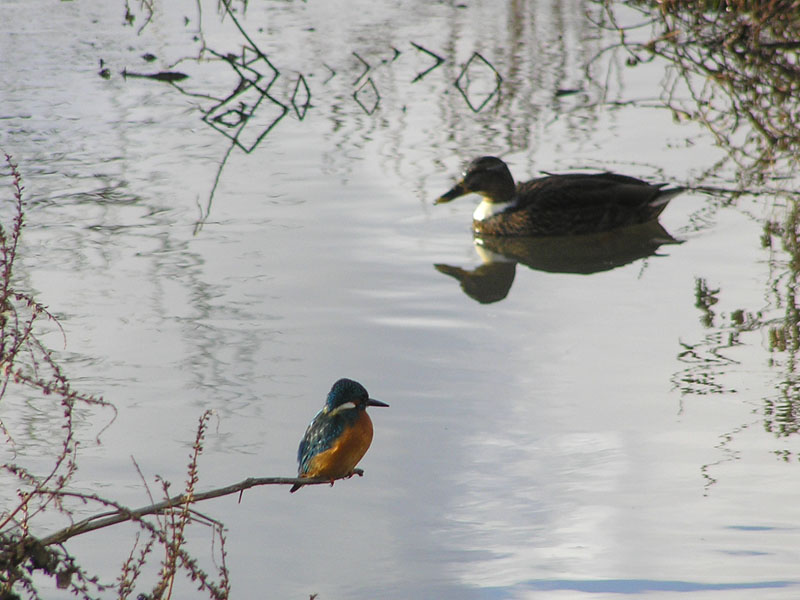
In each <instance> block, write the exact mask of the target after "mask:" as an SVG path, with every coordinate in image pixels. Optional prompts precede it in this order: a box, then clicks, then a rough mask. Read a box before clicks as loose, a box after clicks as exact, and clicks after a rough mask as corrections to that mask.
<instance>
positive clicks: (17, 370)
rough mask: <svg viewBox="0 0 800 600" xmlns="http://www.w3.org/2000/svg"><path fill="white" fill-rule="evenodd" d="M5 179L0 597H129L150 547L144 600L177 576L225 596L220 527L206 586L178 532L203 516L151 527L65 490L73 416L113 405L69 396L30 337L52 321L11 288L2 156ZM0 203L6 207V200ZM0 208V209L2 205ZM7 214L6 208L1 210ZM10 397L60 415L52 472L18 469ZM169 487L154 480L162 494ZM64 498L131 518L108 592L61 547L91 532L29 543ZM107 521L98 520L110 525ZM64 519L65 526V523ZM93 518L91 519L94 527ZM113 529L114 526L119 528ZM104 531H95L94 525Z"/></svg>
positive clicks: (11, 235) (17, 230) (14, 201)
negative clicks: (50, 591) (149, 582)
mask: <svg viewBox="0 0 800 600" xmlns="http://www.w3.org/2000/svg"><path fill="white" fill-rule="evenodd" d="M6 165H7V167H8V175H9V177H10V179H11V184H10V189H11V191H12V196H13V197H12V198H11V199H10V200H11V202H10V204H11V207H12V210H11V212H12V216H11V218H10V222H9V223H8V224H6V223H0V377H2V379H0V434H2V435H3V437H4V438H5V447H6V449H7V450H8V451H9V452H8V454H9V455H10V456H11V459H10V460H8V461H6V462H3V463H2V464H0V471H2V472H4V473H5V476H6V478H11V479H12V481H13V480H15V481H16V494H7V495H6V497H4V498H3V503H4V505H3V507H2V511H1V512H0V598H21V597H28V598H40V597H42V596H41V594H40V593H39V591H38V589H37V578H40V577H41V576H43V575H44V576H46V577H50V578H52V579H53V580H54V581H55V583H56V585H57V586H58V587H59V588H62V589H67V590H69V591H70V592H71V593H73V594H74V595H76V596H77V597H80V598H90V597H93V594H95V593H96V592H97V591H101V590H106V589H109V588H116V590H117V596H118V597H119V598H127V597H129V595H130V594H131V593H132V592H133V589H134V584H135V582H136V580H137V578H138V577H139V575H140V573H141V570H142V567H143V566H144V564H145V562H146V561H147V559H148V557H149V556H150V555H152V553H153V552H154V550H155V549H156V548H161V550H162V552H163V553H164V558H163V559H162V568H161V570H160V573H159V576H158V581H157V582H156V583H155V584H154V585H153V587H152V592H151V593H150V594H149V597H153V598H168V597H169V596H170V592H171V588H172V585H173V582H174V579H175V576H176V574H178V573H180V572H181V571H183V572H185V573H186V574H187V575H188V576H190V577H191V578H192V579H193V580H196V581H197V582H198V584H199V586H200V588H201V589H203V590H205V591H207V593H208V595H209V597H211V598H227V597H228V590H229V583H228V576H227V570H226V568H225V561H224V559H225V547H224V537H223V536H222V527H221V524H219V523H217V522H215V521H213V520H210V519H206V521H205V522H206V523H207V524H209V525H210V526H211V527H212V528H213V530H214V532H215V535H216V536H217V538H218V539H219V553H220V556H221V561H220V566H219V568H218V571H219V573H218V574H219V580H218V581H216V582H215V581H213V579H212V578H211V577H210V576H209V575H208V574H206V573H205V572H204V571H203V570H202V569H201V568H199V567H198V566H197V562H196V560H195V559H194V558H192V557H191V556H190V555H189V554H188V552H187V551H186V549H185V548H184V539H185V538H184V531H185V529H186V527H187V525H189V524H192V523H196V522H200V520H201V516H198V515H197V514H196V513H194V511H190V509H189V506H190V503H189V502H184V503H183V504H182V505H181V504H179V505H177V506H174V505H173V507H172V508H169V509H165V510H162V511H160V514H162V515H167V517H166V518H163V519H160V520H158V519H157V520H156V522H155V523H153V522H149V521H147V520H145V519H144V518H142V517H141V516H137V515H135V514H134V513H133V512H132V511H130V510H129V509H127V508H125V507H123V506H120V505H119V504H117V503H115V502H113V501H111V500H107V499H103V498H101V497H99V496H96V495H92V494H86V493H80V492H75V491H71V490H70V483H71V480H72V479H73V476H74V474H75V470H76V459H77V443H76V440H75V433H74V420H73V419H74V414H75V412H74V411H75V409H76V406H78V405H93V406H101V407H105V408H107V409H109V410H111V411H114V412H115V410H114V407H113V406H112V405H110V404H109V403H107V402H106V401H105V400H103V399H102V398H98V397H95V396H90V395H86V394H82V393H80V392H78V391H76V390H74V389H73V388H72V386H71V384H70V382H69V379H68V378H67V376H66V375H65V374H64V372H63V370H62V368H61V367H60V366H59V365H58V363H57V362H56V359H55V358H54V355H53V353H52V352H51V351H50V350H49V349H47V348H46V347H45V346H44V345H43V343H42V342H41V341H40V335H39V333H38V332H40V331H41V330H42V326H43V325H45V324H50V325H51V326H52V325H54V326H55V327H58V322H57V321H56V319H55V318H54V317H53V315H52V314H51V313H49V312H48V311H47V309H46V308H45V307H44V306H42V305H41V304H39V303H38V302H36V301H35V299H34V298H33V297H32V296H31V295H30V294H28V293H26V292H22V291H20V290H18V289H16V288H15V287H14V284H13V281H14V277H13V274H14V263H15V259H16V257H17V251H18V248H19V241H20V236H21V234H22V231H23V225H24V216H25V212H24V208H25V202H24V199H23V187H22V183H21V177H20V173H19V170H18V168H17V165H15V164H14V163H13V161H12V159H11V157H10V156H8V155H6ZM4 205H5V202H4ZM3 208H5V206H3ZM3 212H5V210H4V211H3ZM12 392H16V393H20V394H23V393H26V394H27V395H28V396H30V395H31V394H32V395H33V396H34V399H33V400H31V401H32V402H41V403H49V405H50V406H51V407H52V408H46V407H45V408H44V410H57V411H59V414H60V415H61V420H62V425H61V432H62V437H61V439H60V440H58V441H57V442H55V444H56V445H57V448H58V451H57V453H56V456H55V457H54V458H53V463H52V466H51V467H50V468H49V469H47V470H46V472H44V473H37V472H34V471H33V470H31V469H29V468H26V467H24V466H22V465H20V464H18V462H16V461H17V459H18V458H19V457H18V456H17V452H16V450H17V440H16V437H15V432H14V431H13V430H12V427H11V426H10V425H8V424H7V422H6V421H5V420H4V419H3V414H4V412H3V411H2V407H3V400H7V399H8V398H9V397H10V396H9V394H11V393H12ZM208 418H209V415H208V414H206V415H203V417H202V418H201V421H200V427H199V428H198V431H197V436H196V438H195V444H194V450H193V453H192V457H191V461H190V463H189V478H188V481H187V484H186V488H185V495H187V496H189V497H191V496H192V494H193V493H194V486H195V484H196V483H197V459H198V457H199V455H200V451H201V448H202V440H203V434H204V431H205V426H206V423H207V421H208ZM168 485H169V484H168V483H167V482H163V481H162V487H163V491H164V493H165V494H166V491H167V488H168ZM3 489H5V490H7V491H9V492H10V491H11V490H13V489H14V487H13V485H11V484H9V483H8V482H6V483H5V484H4V486H3ZM68 499H77V500H79V501H80V502H81V504H86V503H95V504H97V505H98V507H102V508H104V509H105V510H107V511H108V510H109V509H110V510H111V511H113V513H118V514H123V515H125V516H126V518H125V519H122V520H134V521H136V522H137V523H138V524H139V526H140V534H139V535H137V538H136V541H135V543H134V545H133V548H132V550H131V553H130V556H129V558H128V560H127V561H125V563H124V564H123V565H122V570H121V573H120V575H119V577H118V580H117V583H116V584H113V585H112V584H102V583H100V582H99V580H98V578H97V577H96V576H93V575H91V574H90V572H89V570H88V569H85V568H84V567H82V566H81V565H79V564H78V563H77V561H76V559H75V558H74V557H73V556H72V555H71V554H70V553H69V551H68V550H67V548H66V547H65V545H64V542H65V541H66V540H67V539H69V538H70V537H72V536H74V535H78V534H80V533H85V532H86V531H91V530H92V529H96V528H97V527H96V526H95V527H92V528H88V527H80V525H81V523H75V524H73V525H72V526H71V527H68V528H66V529H64V530H63V531H60V532H57V533H56V534H54V535H50V536H47V537H37V535H36V523H37V517H39V516H41V515H43V514H45V513H46V512H53V511H55V512H58V513H61V514H64V515H65V516H67V517H68V518H69V517H70V514H71V511H70V508H69V506H68V502H67V500H68ZM109 514H112V513H108V512H107V513H106V514H105V515H104V516H105V517H106V518H108V516H109ZM70 520H71V519H70ZM98 520H102V519H97V518H94V519H89V520H88V521H92V522H93V523H95V524H97V521H98ZM117 522H119V521H117ZM101 526H102V524H101Z"/></svg>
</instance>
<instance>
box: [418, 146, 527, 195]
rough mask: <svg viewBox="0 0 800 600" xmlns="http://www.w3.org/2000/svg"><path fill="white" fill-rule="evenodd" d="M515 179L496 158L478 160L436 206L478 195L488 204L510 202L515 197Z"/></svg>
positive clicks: (468, 166)
mask: <svg viewBox="0 0 800 600" xmlns="http://www.w3.org/2000/svg"><path fill="white" fill-rule="evenodd" d="M515 189H516V188H515V186H514V178H513V177H512V176H511V172H510V171H509V170H508V166H506V163H504V162H503V161H502V160H500V159H499V158H497V157H495V156H482V157H480V158H476V159H475V160H473V161H472V162H471V163H469V165H467V168H466V170H465V171H464V174H463V176H462V178H461V181H459V182H458V183H456V184H455V185H454V186H453V188H452V189H451V190H450V191H449V192H447V193H446V194H443V195H441V196H439V197H438V198H437V199H436V200H435V201H434V204H442V203H444V202H450V201H451V200H454V199H455V198H458V197H459V196H464V195H466V194H470V193H473V192H474V193H476V194H480V195H481V196H483V198H484V199H485V200H486V201H488V202H508V201H510V200H511V199H512V198H513V197H514V191H515Z"/></svg>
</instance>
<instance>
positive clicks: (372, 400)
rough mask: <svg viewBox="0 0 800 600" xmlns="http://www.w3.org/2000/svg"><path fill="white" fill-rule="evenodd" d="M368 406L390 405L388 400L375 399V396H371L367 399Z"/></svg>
mask: <svg viewBox="0 0 800 600" xmlns="http://www.w3.org/2000/svg"><path fill="white" fill-rule="evenodd" d="M367 406H389V405H388V404H386V402H381V401H380V400H375V398H370V399H369V400H367Z"/></svg>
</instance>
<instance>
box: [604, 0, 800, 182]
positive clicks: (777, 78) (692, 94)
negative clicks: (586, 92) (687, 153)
mask: <svg viewBox="0 0 800 600" xmlns="http://www.w3.org/2000/svg"><path fill="white" fill-rule="evenodd" d="M603 6H604V8H605V10H606V14H607V16H608V18H609V21H610V25H611V27H612V28H613V29H615V30H617V31H618V32H619V33H620V36H621V39H622V42H621V46H620V47H621V48H623V49H624V50H625V52H626V53H627V54H628V58H627V61H626V63H627V64H628V65H629V66H635V65H637V64H639V63H641V62H647V61H649V60H652V58H653V57H654V56H658V57H661V58H663V59H666V60H667V61H669V63H671V66H672V70H671V71H668V77H667V79H666V80H665V83H664V88H663V93H664V95H665V102H666V103H667V105H668V106H669V107H670V108H671V109H672V110H673V113H674V114H675V116H676V118H685V119H691V120H695V121H698V122H700V123H702V124H703V125H704V126H705V127H707V128H708V129H709V131H711V132H712V134H713V135H714V136H715V138H716V140H717V142H718V144H719V145H720V146H722V147H723V148H726V149H727V150H728V153H729V156H730V157H731V158H732V159H733V160H734V161H735V162H736V163H737V164H738V165H739V166H740V167H741V168H743V169H745V172H743V173H741V174H740V176H741V177H742V178H743V179H745V180H746V179H747V178H752V179H754V180H756V181H760V180H762V179H763V177H764V174H763V172H762V169H765V168H775V167H779V166H780V164H779V163H782V164H784V166H786V167H788V168H789V169H790V170H792V171H794V170H796V169H797V167H798V160H797V157H798V151H800V105H799V104H798V98H800V64H798V61H797V58H796V52H797V49H798V47H800V20H798V19H797V18H795V17H796V14H797V13H796V6H795V3H793V2H789V1H781V0H776V1H774V2H747V3H746V5H745V4H743V3H740V5H739V6H736V5H733V6H730V3H719V6H717V5H712V4H710V3H707V2H699V3H686V2H665V3H659V4H658V6H656V4H655V3H652V4H651V3H638V4H636V5H632V4H630V3H626V4H625V6H626V8H628V9H630V8H633V9H634V10H638V11H640V12H641V13H642V14H643V15H644V16H645V18H646V19H647V20H646V23H644V24H637V25H636V26H632V27H627V28H626V27H622V26H620V25H619V24H618V21H617V19H616V16H615V14H614V11H615V10H616V7H615V6H612V5H611V4H610V3H608V2H603ZM644 27H649V28H650V31H649V39H648V40H647V41H645V42H632V41H630V39H629V38H630V37H631V36H629V33H632V32H633V30H635V29H641V28H644ZM682 94H688V99H686V100H685V99H682V98H681V95H682Z"/></svg>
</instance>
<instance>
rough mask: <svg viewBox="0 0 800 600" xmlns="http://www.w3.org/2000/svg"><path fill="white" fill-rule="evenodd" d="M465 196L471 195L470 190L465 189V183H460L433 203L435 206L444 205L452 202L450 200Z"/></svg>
mask: <svg viewBox="0 0 800 600" xmlns="http://www.w3.org/2000/svg"><path fill="white" fill-rule="evenodd" d="M464 194H469V190H468V189H467V188H465V187H464V182H463V181H459V182H458V183H457V184H455V185H454V186H453V189H452V190H450V191H449V192H447V193H446V194H442V195H441V196H439V197H438V198H437V199H436V200H434V201H433V203H434V204H444V203H445V202H450V200H454V199H456V198H458V197H459V196H463V195H464Z"/></svg>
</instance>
